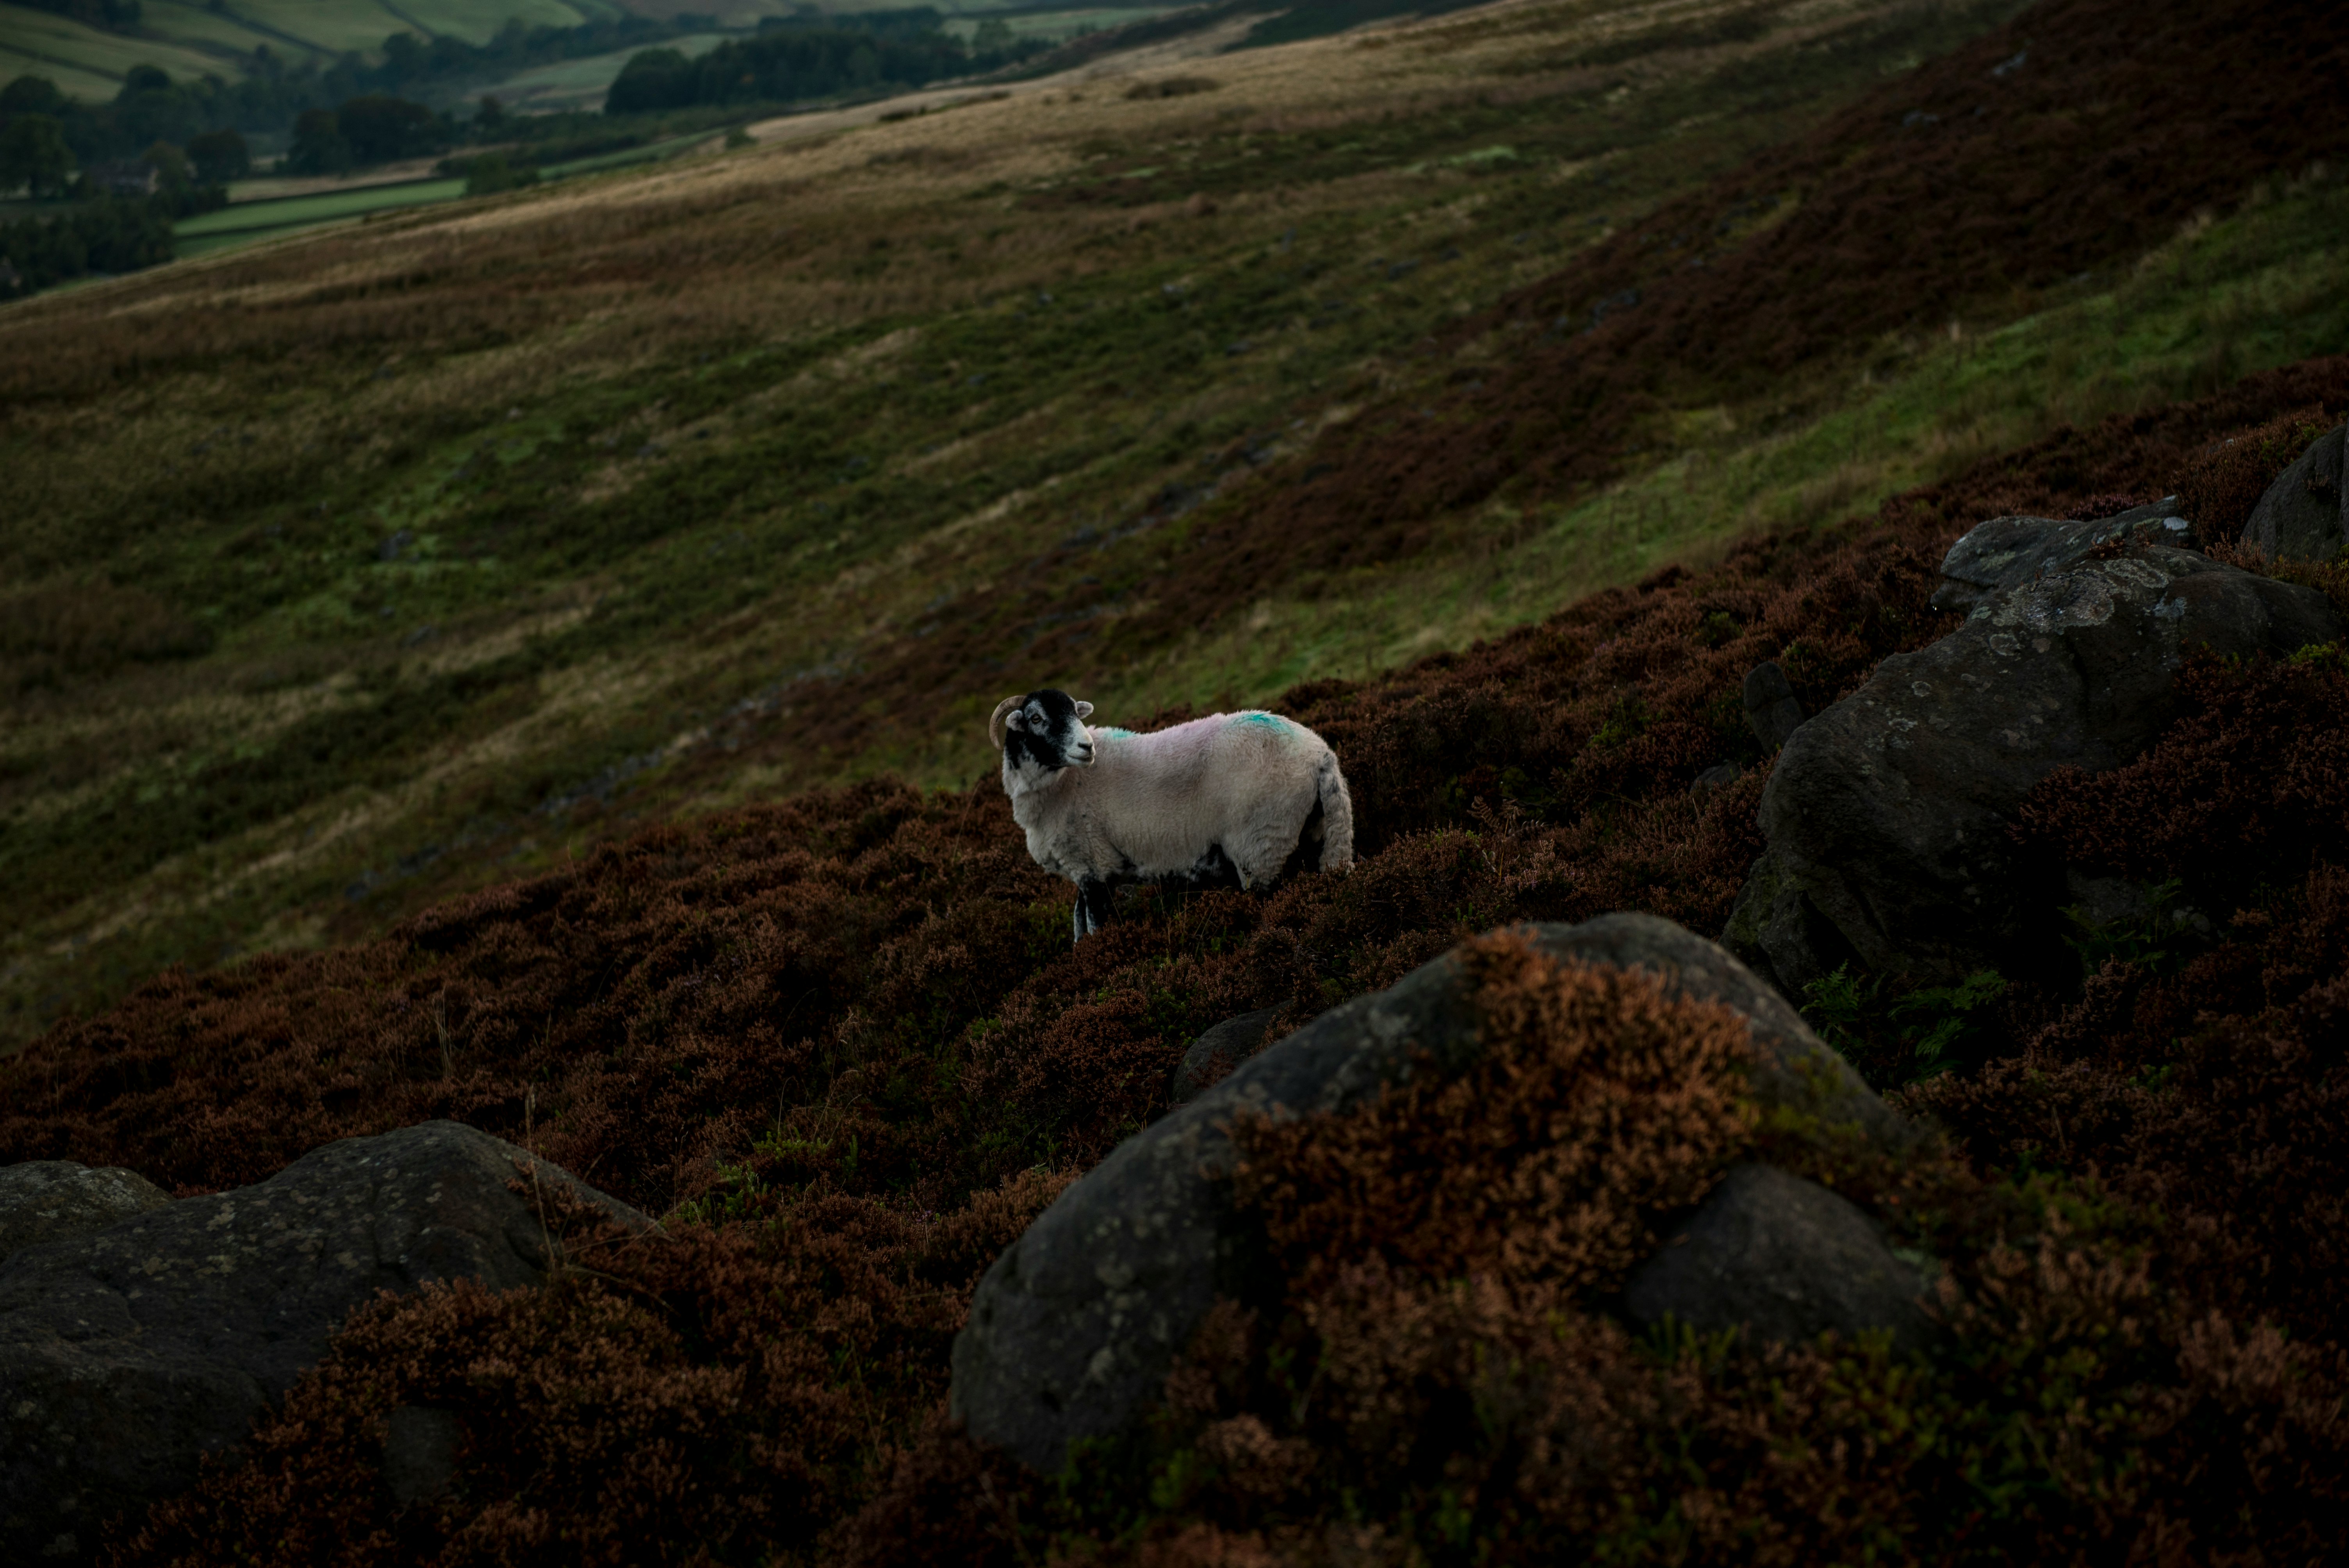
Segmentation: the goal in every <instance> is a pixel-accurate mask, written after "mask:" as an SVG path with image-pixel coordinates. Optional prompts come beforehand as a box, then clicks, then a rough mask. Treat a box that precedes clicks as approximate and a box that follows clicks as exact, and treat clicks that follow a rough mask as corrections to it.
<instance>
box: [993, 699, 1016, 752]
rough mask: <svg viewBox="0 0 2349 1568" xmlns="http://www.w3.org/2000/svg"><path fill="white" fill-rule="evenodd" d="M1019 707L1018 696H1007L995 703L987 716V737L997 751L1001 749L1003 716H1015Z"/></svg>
mask: <svg viewBox="0 0 2349 1568" xmlns="http://www.w3.org/2000/svg"><path fill="white" fill-rule="evenodd" d="M1018 707H1019V698H1018V697H1016V696H1007V697H1005V698H1004V699H1003V700H1002V701H1001V702H999V703H997V704H996V705H995V712H994V713H993V714H991V715H989V716H988V720H987V738H988V739H989V740H991V741H993V742H994V743H995V749H996V750H998V751H1000V750H1002V749H1003V726H1004V721H1005V718H1006V717H1007V716H1009V717H1013V718H1017V717H1019V714H1018V713H1017V711H1016V710H1017V709H1018Z"/></svg>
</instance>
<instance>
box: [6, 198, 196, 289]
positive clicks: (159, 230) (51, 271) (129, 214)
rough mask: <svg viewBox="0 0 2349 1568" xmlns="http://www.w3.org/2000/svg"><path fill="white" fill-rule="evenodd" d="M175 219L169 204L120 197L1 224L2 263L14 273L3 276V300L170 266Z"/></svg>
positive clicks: (83, 202) (72, 206)
mask: <svg viewBox="0 0 2349 1568" xmlns="http://www.w3.org/2000/svg"><path fill="white" fill-rule="evenodd" d="M171 218H172V214H171V210H170V207H169V206H168V205H167V204H166V203H164V202H160V201H150V200H146V199H143V198H137V197H120V196H115V197H102V198H100V199H98V200H97V201H77V202H75V203H73V204H72V205H71V206H68V207H64V208H61V209H59V210H57V211H50V212H44V213H40V214H38V215H36V216H32V217H25V218H16V219H12V220H10V221H9V222H5V223H0V262H5V263H7V265H8V268H9V271H10V272H12V273H15V276H14V277H13V278H12V277H10V276H9V275H8V274H7V273H0V299H7V298H10V297H12V296H14V295H16V294H31V293H33V292H34V291H35V290H36V289H44V288H47V287H48V286H49V285H50V284H58V283H63V282H65V281H66V280H67V279H68V278H78V277H85V276H88V274H89V273H130V272H137V271H138V270H139V269H140V267H151V266H155V265H158V264H160V263H163V262H168V261H170V260H171Z"/></svg>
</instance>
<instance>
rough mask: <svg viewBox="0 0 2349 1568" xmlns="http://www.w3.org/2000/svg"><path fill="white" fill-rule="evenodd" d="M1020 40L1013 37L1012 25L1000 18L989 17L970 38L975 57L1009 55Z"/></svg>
mask: <svg viewBox="0 0 2349 1568" xmlns="http://www.w3.org/2000/svg"><path fill="white" fill-rule="evenodd" d="M1018 42H1019V39H1018V38H1016V37H1014V36H1012V33H1011V26H1010V24H1009V23H1007V22H1006V21H1004V19H1003V18H1002V17H1000V16H989V17H988V19H987V20H986V21H984V22H981V23H980V24H979V25H978V31H977V32H975V33H973V34H972V35H971V36H970V52H971V53H972V54H973V55H1008V54H1009V53H1010V52H1011V46H1013V45H1014V44H1016V43H1018Z"/></svg>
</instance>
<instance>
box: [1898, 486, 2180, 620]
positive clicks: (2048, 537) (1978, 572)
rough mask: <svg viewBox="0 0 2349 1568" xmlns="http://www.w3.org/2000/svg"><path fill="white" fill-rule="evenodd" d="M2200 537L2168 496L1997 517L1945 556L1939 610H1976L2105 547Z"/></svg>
mask: <svg viewBox="0 0 2349 1568" xmlns="http://www.w3.org/2000/svg"><path fill="white" fill-rule="evenodd" d="M2193 542H2194V525H2193V524H2192V523H2191V522H2189V521H2187V520H2186V518H2185V517H2184V516H2182V515H2181V514H2180V513H2179V511H2178V498H2177V497H2176V496H2174V495H2173V496H2165V497H2164V498H2162V499H2161V500H2158V501H2155V502H2154V503H2153V504H2151V505H2150V506H2139V507H2132V508H2130V509H2129V510H2128V511H2123V512H2116V513H2115V514H2114V515H2113V516H2111V517H2098V518H2089V519H2085V520H2078V519H2075V520H2069V521H2067V520H2064V519H2062V518H2053V517H1994V518H1992V519H1991V520H1990V521H1988V522H1985V523H1980V524H1977V525H1976V526H1975V527H1973V528H1971V529H1970V530H1968V531H1967V532H1966V536H1965V537H1964V538H1963V539H1961V540H1959V541H1958V542H1956V543H1955V544H1953V545H1951V546H1950V551H1949V553H1948V554H1947V555H1945V556H1943V557H1942V558H1941V585H1940V588H1939V589H1937V590H1936V591H1935V592H1934V594H1933V608H1934V609H1936V610H1958V611H1971V610H1973V609H1974V608H1976V607H1977V606H1979V605H1981V604H1982V603H1986V602H1988V601H1989V600H1991V599H1992V598H1993V597H1995V596H1996V595H1998V594H2000V593H2004V592H2005V591H2006V590H2008V589H2010V588H2020V587H2022V586H2023V584H2024V583H2031V582H2034V581H2036V580H2037V579H2039V578H2041V577H2044V576H2047V575H2048V574H2049V573H2056V572H2064V571H2069V570H2070V569H2071V568H2073V567H2075V566H2077V565H2079V564H2080V563H2081V562H2084V561H2086V560H2087V559H2088V557H2089V556H2090V555H2091V554H2092V553H2094V552H2095V551H2097V550H2098V549H2100V548H2105V547H2109V546H2113V545H2146V544H2168V545H2187V544H2191V543H2193Z"/></svg>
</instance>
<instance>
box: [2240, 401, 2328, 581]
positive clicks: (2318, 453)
mask: <svg viewBox="0 0 2349 1568" xmlns="http://www.w3.org/2000/svg"><path fill="white" fill-rule="evenodd" d="M2344 470H2349V425H2336V426H2334V427H2333V428H2332V429H2330V430H2328V431H2326V432H2325V433H2324V434H2323V435H2322V436H2319V437H2318V438H2316V444H2315V445H2314V446H2313V447H2311V448H2309V449H2308V450H2306V451H2305V452H2302V454H2301V455H2300V460H2299V461H2298V462H2296V463H2294V464H2292V467H2290V468H2288V469H2284V471H2283V472H2282V474H2280V475H2278V476H2277V478H2276V481H2275V483H2273V484H2271V485H2270V486H2269V487H2268V489H2267V493H2266V494H2265V495H2262V496H2261V497H2260V502H2259V505H2257V506H2255V507H2253V508H2252V509H2251V521H2249V522H2247V523H2245V524H2244V525H2243V542H2244V543H2245V544H2247V545H2249V546H2251V548H2252V549H2254V550H2259V551H2263V552H2266V554H2267V555H2268V557H2269V559H2271V560H2273V561H2320V562H2323V561H2337V560H2339V559H2340V557H2341V553H2342V552H2343V551H2344V550H2345V549H2349V482H2344Z"/></svg>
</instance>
